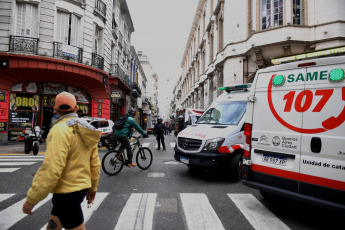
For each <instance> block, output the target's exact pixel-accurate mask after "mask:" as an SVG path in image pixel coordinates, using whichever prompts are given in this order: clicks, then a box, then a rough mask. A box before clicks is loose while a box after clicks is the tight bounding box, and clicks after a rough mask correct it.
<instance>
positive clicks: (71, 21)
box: [56, 12, 81, 47]
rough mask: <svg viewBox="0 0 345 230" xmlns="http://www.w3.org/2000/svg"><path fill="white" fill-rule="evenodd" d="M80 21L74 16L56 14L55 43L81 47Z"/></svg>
mask: <svg viewBox="0 0 345 230" xmlns="http://www.w3.org/2000/svg"><path fill="white" fill-rule="evenodd" d="M80 35H81V20H80V18H79V17H77V16H76V15H74V14H70V13H65V12H58V13H57V29H56V41H57V42H61V43H64V44H68V45H73V46H77V47H80V46H81V38H80Z"/></svg>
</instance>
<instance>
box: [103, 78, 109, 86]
mask: <svg viewBox="0 0 345 230" xmlns="http://www.w3.org/2000/svg"><path fill="white" fill-rule="evenodd" d="M103 84H104V85H108V84H109V80H108V78H107V77H105V76H103Z"/></svg>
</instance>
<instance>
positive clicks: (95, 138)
mask: <svg viewBox="0 0 345 230" xmlns="http://www.w3.org/2000/svg"><path fill="white" fill-rule="evenodd" d="M77 108H78V107H77V102H76V99H75V97H74V95H73V94H70V93H68V92H62V93H60V94H58V95H57V96H56V98H55V107H54V111H55V112H56V113H57V114H58V115H59V119H57V120H56V121H54V124H53V126H52V128H51V129H50V131H49V134H48V137H47V140H46V142H47V149H46V154H45V157H44V161H43V164H42V165H41V167H40V168H39V170H38V171H37V173H36V175H35V177H34V179H33V182H32V186H31V188H30V189H29V191H28V193H27V197H26V202H25V203H24V205H23V208H22V211H23V212H24V213H26V214H29V215H32V214H33V212H32V209H33V208H34V206H35V205H36V204H37V203H38V202H40V201H41V200H43V199H44V198H46V197H47V195H48V194H49V193H53V198H52V203H53V208H52V211H51V215H50V217H49V221H48V225H47V229H62V228H65V229H76V230H84V229H85V225H84V217H83V212H82V209H81V206H80V204H81V203H82V201H83V200H84V198H85V197H86V199H87V201H88V203H89V204H90V203H92V202H93V201H94V199H95V196H96V191H97V186H98V182H99V177H100V159H99V156H98V149H97V143H98V142H99V140H100V137H101V134H102V132H101V131H97V130H95V128H94V127H93V126H92V125H90V124H88V123H87V122H86V121H83V120H81V119H79V118H78V114H77V113H76V112H77Z"/></svg>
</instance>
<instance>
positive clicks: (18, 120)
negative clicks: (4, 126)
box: [10, 111, 35, 128]
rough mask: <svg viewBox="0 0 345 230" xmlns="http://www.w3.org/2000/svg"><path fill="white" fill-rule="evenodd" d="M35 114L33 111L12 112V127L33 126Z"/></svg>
mask: <svg viewBox="0 0 345 230" xmlns="http://www.w3.org/2000/svg"><path fill="white" fill-rule="evenodd" d="M34 116H35V114H34V113H33V112H26V111H18V112H10V128H31V127H32V126H33V125H32V123H33V122H32V119H33V118H34Z"/></svg>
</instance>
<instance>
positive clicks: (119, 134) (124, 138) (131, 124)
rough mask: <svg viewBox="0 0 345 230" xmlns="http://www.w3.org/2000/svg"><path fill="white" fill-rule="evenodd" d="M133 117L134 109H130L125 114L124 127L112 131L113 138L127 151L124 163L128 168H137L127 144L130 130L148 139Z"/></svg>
mask: <svg viewBox="0 0 345 230" xmlns="http://www.w3.org/2000/svg"><path fill="white" fill-rule="evenodd" d="M134 116H135V109H133V108H130V109H129V110H128V113H127V117H128V118H127V121H126V123H125V124H124V126H123V127H122V128H121V129H119V130H118V129H114V136H115V138H116V139H117V140H118V141H120V142H121V145H123V146H124V147H125V148H126V150H127V159H128V161H127V162H126V164H127V166H128V168H130V167H135V166H137V164H136V163H133V162H132V158H133V153H132V148H131V145H130V144H129V135H130V134H131V131H132V128H135V129H136V130H137V131H138V132H139V133H140V134H141V135H143V136H144V137H149V136H148V135H147V134H146V133H145V132H144V130H142V129H141V128H140V126H139V125H138V123H137V122H136V121H135V120H134Z"/></svg>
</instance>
